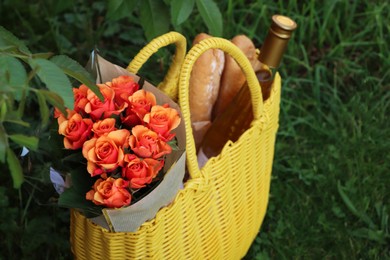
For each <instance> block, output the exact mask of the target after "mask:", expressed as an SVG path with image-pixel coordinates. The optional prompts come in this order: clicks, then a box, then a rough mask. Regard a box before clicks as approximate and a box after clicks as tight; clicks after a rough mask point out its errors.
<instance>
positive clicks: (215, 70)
mask: <svg viewBox="0 0 390 260" xmlns="http://www.w3.org/2000/svg"><path fill="white" fill-rule="evenodd" d="M209 37H211V36H210V35H208V34H206V33H200V34H198V35H197V36H196V37H195V39H194V41H193V45H195V44H197V43H199V42H200V41H202V40H203V39H206V38H209ZM224 64H225V55H224V53H223V51H221V50H218V49H212V50H207V51H206V52H204V53H203V54H202V55H201V56H200V57H199V58H198V59H197V60H196V62H195V64H194V66H193V68H192V72H191V78H190V85H189V105H190V111H191V123H192V128H193V132H194V139H195V144H196V146H197V147H198V146H199V144H200V142H201V141H202V139H203V136H204V133H205V132H206V130H207V129H208V127H209V126H210V124H211V117H212V110H213V107H214V104H215V102H216V100H217V98H218V92H219V86H220V80H221V76H222V71H223V68H224Z"/></svg>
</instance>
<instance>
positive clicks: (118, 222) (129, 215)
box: [91, 54, 186, 232]
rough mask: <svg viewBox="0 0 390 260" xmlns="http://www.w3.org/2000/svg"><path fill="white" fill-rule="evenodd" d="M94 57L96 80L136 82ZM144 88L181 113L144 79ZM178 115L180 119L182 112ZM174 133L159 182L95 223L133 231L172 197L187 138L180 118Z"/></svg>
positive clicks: (182, 169) (180, 177) (105, 211)
mask: <svg viewBox="0 0 390 260" xmlns="http://www.w3.org/2000/svg"><path fill="white" fill-rule="evenodd" d="M95 55H96V54H95ZM96 56H97V63H98V66H99V72H100V73H98V76H97V80H96V81H97V82H98V83H104V82H107V81H111V80H112V79H113V78H115V77H118V76H120V75H129V76H132V77H133V78H134V79H135V81H136V82H138V80H139V76H137V75H134V74H132V73H130V72H129V71H127V70H126V69H124V68H122V67H120V66H118V65H115V64H113V63H111V62H109V61H107V60H105V59H103V58H102V57H101V56H98V55H96ZM96 56H95V58H96ZM143 89H145V90H147V91H150V92H152V93H153V94H154V95H155V96H156V101H157V104H165V103H168V104H169V105H170V107H172V108H175V109H176V110H178V111H179V113H180V115H181V112H180V108H179V106H178V105H177V104H176V103H175V102H173V101H172V100H171V99H170V98H169V97H168V96H167V95H165V94H164V93H163V92H161V91H160V90H158V89H157V88H156V87H154V86H153V85H152V84H150V83H149V82H147V81H145V82H144V85H143ZM181 118H183V117H182V115H181ZM173 132H174V133H176V137H177V141H178V147H179V150H177V151H176V150H172V153H171V154H169V155H168V156H167V158H166V160H165V166H164V172H165V176H164V178H163V180H162V181H161V182H160V184H159V185H158V186H157V187H156V188H155V189H154V190H153V191H151V192H150V193H149V194H148V195H146V196H145V197H144V198H142V199H141V200H139V201H137V202H136V203H134V204H133V205H130V206H128V207H125V208H120V209H103V214H102V215H101V216H98V217H95V218H91V220H92V221H93V222H94V223H96V224H98V225H100V226H102V227H103V228H106V229H108V230H110V231H113V232H134V231H136V230H137V229H138V228H139V227H140V226H141V225H142V224H143V223H144V222H146V221H148V220H151V219H153V218H154V217H155V215H156V213H157V212H158V210H159V209H160V208H162V207H164V206H166V205H168V204H169V203H171V202H172V201H173V200H174V198H175V196H176V194H177V193H178V191H179V190H180V189H182V188H183V178H184V173H185V157H186V155H185V143H186V140H185V127H184V121H183V119H182V120H181V123H180V125H179V126H178V127H177V128H176V129H175V130H174V131H173Z"/></svg>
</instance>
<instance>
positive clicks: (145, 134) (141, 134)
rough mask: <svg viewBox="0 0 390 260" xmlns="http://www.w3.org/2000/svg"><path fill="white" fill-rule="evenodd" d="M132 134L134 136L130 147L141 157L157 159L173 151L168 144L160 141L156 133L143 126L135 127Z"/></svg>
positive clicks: (131, 138)
mask: <svg viewBox="0 0 390 260" xmlns="http://www.w3.org/2000/svg"><path fill="white" fill-rule="evenodd" d="M131 132H132V134H133V135H131V136H130V138H129V144H130V147H131V149H132V150H133V151H134V153H136V154H137V155H138V156H140V157H144V158H147V157H152V158H154V159H157V158H160V157H161V156H163V155H164V154H169V153H171V151H172V148H171V147H170V146H169V145H168V144H167V143H166V142H164V141H162V140H160V138H159V137H158V135H157V133H156V132H153V131H152V130H150V129H149V128H147V127H145V126H143V125H137V126H135V127H133V129H132V130H131Z"/></svg>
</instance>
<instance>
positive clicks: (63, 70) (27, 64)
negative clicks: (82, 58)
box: [0, 27, 102, 189]
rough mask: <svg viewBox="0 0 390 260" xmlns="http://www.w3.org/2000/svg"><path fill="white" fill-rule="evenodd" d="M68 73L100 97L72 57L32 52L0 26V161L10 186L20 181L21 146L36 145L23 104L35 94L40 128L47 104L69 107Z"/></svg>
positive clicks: (46, 115)
mask: <svg viewBox="0 0 390 260" xmlns="http://www.w3.org/2000/svg"><path fill="white" fill-rule="evenodd" d="M69 77H71V78H72V79H76V80H78V81H80V82H81V83H83V84H85V85H87V86H88V87H89V88H90V89H91V90H93V91H94V92H95V93H97V95H98V96H99V97H100V98H102V95H101V94H100V92H99V91H98V88H97V87H96V86H95V84H94V81H93V79H92V77H91V76H90V75H89V73H88V72H87V71H86V70H85V69H84V68H83V67H82V66H81V65H79V64H78V63H77V62H76V61H74V60H72V59H71V58H69V57H67V56H64V55H59V56H53V54H52V53H36V54H33V53H31V51H30V50H29V49H28V48H27V46H26V45H25V44H24V43H23V42H22V41H21V40H19V39H18V38H17V37H15V36H14V35H13V34H12V33H11V32H9V31H7V30H6V29H5V28H3V27H0V85H1V89H0V163H2V164H5V163H6V164H7V165H8V170H9V172H10V173H11V176H12V179H13V185H14V188H17V189H18V188H20V186H21V185H22V183H23V171H22V166H21V165H20V162H19V158H20V155H21V153H22V152H23V149H29V150H32V151H36V150H37V148H38V139H39V136H38V133H37V132H35V133H34V132H32V133H31V129H29V128H30V127H31V124H30V122H28V121H27V120H26V119H25V118H24V115H25V112H26V111H25V108H26V104H27V103H31V102H32V101H33V100H34V98H33V97H32V96H31V95H30V94H35V98H36V101H37V103H38V105H39V111H40V120H41V128H44V127H46V126H47V124H48V122H49V121H48V120H49V117H50V112H49V111H50V107H49V105H48V104H50V105H52V106H55V107H58V108H59V109H60V110H61V111H62V112H63V113H66V107H68V108H73V92H72V84H71V81H70V79H69ZM44 86H45V87H44ZM15 125H17V126H19V128H15V127H14V126H15ZM20 127H21V128H20ZM27 133H28V134H27Z"/></svg>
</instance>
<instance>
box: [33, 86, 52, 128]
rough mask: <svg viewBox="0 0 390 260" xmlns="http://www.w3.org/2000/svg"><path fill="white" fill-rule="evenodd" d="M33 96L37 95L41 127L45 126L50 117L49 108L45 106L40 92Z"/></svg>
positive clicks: (44, 100)
mask: <svg viewBox="0 0 390 260" xmlns="http://www.w3.org/2000/svg"><path fill="white" fill-rule="evenodd" d="M35 94H36V95H37V98H38V104H39V112H40V113H41V119H42V126H46V125H47V124H48V123H49V117H50V112H49V107H48V106H47V104H46V98H45V96H44V95H43V94H42V93H41V92H40V91H36V92H35Z"/></svg>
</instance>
